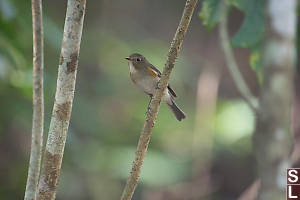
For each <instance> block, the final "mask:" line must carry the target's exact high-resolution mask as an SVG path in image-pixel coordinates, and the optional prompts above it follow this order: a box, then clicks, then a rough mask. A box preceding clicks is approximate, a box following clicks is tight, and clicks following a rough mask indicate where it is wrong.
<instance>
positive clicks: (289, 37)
mask: <svg viewBox="0 0 300 200" xmlns="http://www.w3.org/2000/svg"><path fill="white" fill-rule="evenodd" d="M266 7H267V13H268V15H267V23H266V24H267V32H266V40H265V43H264V66H263V68H264V72H263V77H264V78H263V85H262V90H261V95H260V99H259V101H260V103H259V105H260V109H259V111H258V116H257V125H256V132H255V134H254V149H255V151H256V158H257V162H258V172H259V176H260V178H261V188H260V191H259V195H258V198H259V199H263V200H276V199H285V195H286V193H285V183H286V178H285V174H286V168H287V167H289V166H290V159H289V155H290V152H291V144H292V142H291V133H290V124H291V101H292V97H293V71H294V67H295V56H296V51H295V50H296V49H295V37H296V0H285V1H281V0H269V1H267V4H266Z"/></svg>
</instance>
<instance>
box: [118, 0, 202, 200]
mask: <svg viewBox="0 0 300 200" xmlns="http://www.w3.org/2000/svg"><path fill="white" fill-rule="evenodd" d="M197 2H198V0H187V1H186V4H185V8H184V11H183V14H182V17H181V20H180V23H179V25H178V27H177V30H176V33H175V36H174V38H173V41H172V43H171V46H170V49H169V53H168V57H167V61H166V64H165V67H164V70H163V73H162V76H161V79H160V81H159V83H158V86H157V89H156V92H155V95H154V97H153V99H152V101H151V102H150V106H149V110H148V112H147V118H146V121H145V123H144V127H143V130H142V132H141V136H140V139H139V142H138V146H137V150H136V152H135V159H134V161H133V164H132V168H131V172H130V175H129V177H128V179H127V182H126V185H125V188H124V191H123V194H122V196H121V199H122V200H130V199H131V198H132V196H133V193H134V191H135V188H136V186H137V183H138V179H139V176H140V171H141V168H142V165H143V161H144V158H145V154H146V151H147V148H148V145H149V141H150V137H151V134H152V128H153V126H154V123H155V120H156V118H157V114H158V111H159V107H160V102H161V98H162V95H163V91H164V90H165V89H166V88H167V85H168V82H169V79H170V74H171V72H172V70H173V68H174V65H175V60H176V59H177V57H178V55H179V52H180V49H181V46H182V42H183V39H184V36H185V34H186V32H187V29H188V26H189V24H190V21H191V19H192V15H193V12H194V9H195V6H196V4H197Z"/></svg>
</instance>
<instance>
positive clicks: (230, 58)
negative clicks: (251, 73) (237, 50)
mask: <svg viewBox="0 0 300 200" xmlns="http://www.w3.org/2000/svg"><path fill="white" fill-rule="evenodd" d="M221 13H222V15H223V17H222V20H221V22H220V27H219V36H220V40H221V45H222V48H223V52H224V55H225V60H226V64H227V67H228V69H229V71H230V73H231V76H232V78H233V81H234V82H235V85H236V87H237V88H238V90H239V91H240V93H241V95H242V96H243V98H244V99H245V100H246V102H247V103H248V105H249V106H250V107H251V108H252V109H253V111H255V112H256V111H257V108H258V101H257V99H256V98H255V97H254V96H253V94H252V93H251V91H250V89H249V88H248V85H247V84H246V82H245V80H244V78H243V76H242V74H241V72H240V70H239V68H238V65H237V63H236V60H235V58H234V55H233V52H232V49H231V46H230V40H229V36H228V31H227V0H225V2H222V11H221Z"/></svg>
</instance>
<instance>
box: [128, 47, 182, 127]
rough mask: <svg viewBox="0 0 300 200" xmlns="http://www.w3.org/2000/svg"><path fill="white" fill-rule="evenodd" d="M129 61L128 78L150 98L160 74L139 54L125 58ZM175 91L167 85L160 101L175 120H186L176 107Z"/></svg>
mask: <svg viewBox="0 0 300 200" xmlns="http://www.w3.org/2000/svg"><path fill="white" fill-rule="evenodd" d="M126 59H127V60H128V61H129V68H130V78H131V80H132V81H133V83H134V84H135V85H137V87H138V88H140V89H141V90H142V91H143V92H145V93H146V94H148V95H149V96H150V97H151V98H152V97H153V95H154V93H155V89H156V87H157V84H158V81H159V80H160V77H161V73H160V71H159V70H158V69H157V68H156V67H154V66H153V65H152V64H151V63H149V62H148V61H147V59H146V58H145V57H144V56H142V55H141V54H138V53H134V54H131V55H130V56H129V57H127V58H126ZM175 97H177V95H176V93H175V91H174V90H173V89H172V88H171V86H170V85H168V87H167V89H166V91H165V92H164V95H163V97H162V100H163V101H165V102H166V103H167V104H168V106H169V108H170V109H171V110H172V112H173V113H174V115H175V117H176V119H177V120H178V121H181V120H182V119H184V118H186V115H185V113H184V112H183V111H182V110H181V109H180V108H179V107H178V106H177V105H176V103H175V100H174V98H175Z"/></svg>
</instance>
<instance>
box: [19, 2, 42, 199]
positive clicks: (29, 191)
mask: <svg viewBox="0 0 300 200" xmlns="http://www.w3.org/2000/svg"><path fill="white" fill-rule="evenodd" d="M31 4H32V30H33V119H32V138H31V152H30V161H29V168H28V177H27V184H26V190H25V197H24V199H25V200H34V199H35V197H36V192H37V187H38V181H39V175H40V165H41V158H42V148H43V132H44V87H43V70H44V39H43V18H42V1H41V0H32V2H31Z"/></svg>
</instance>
